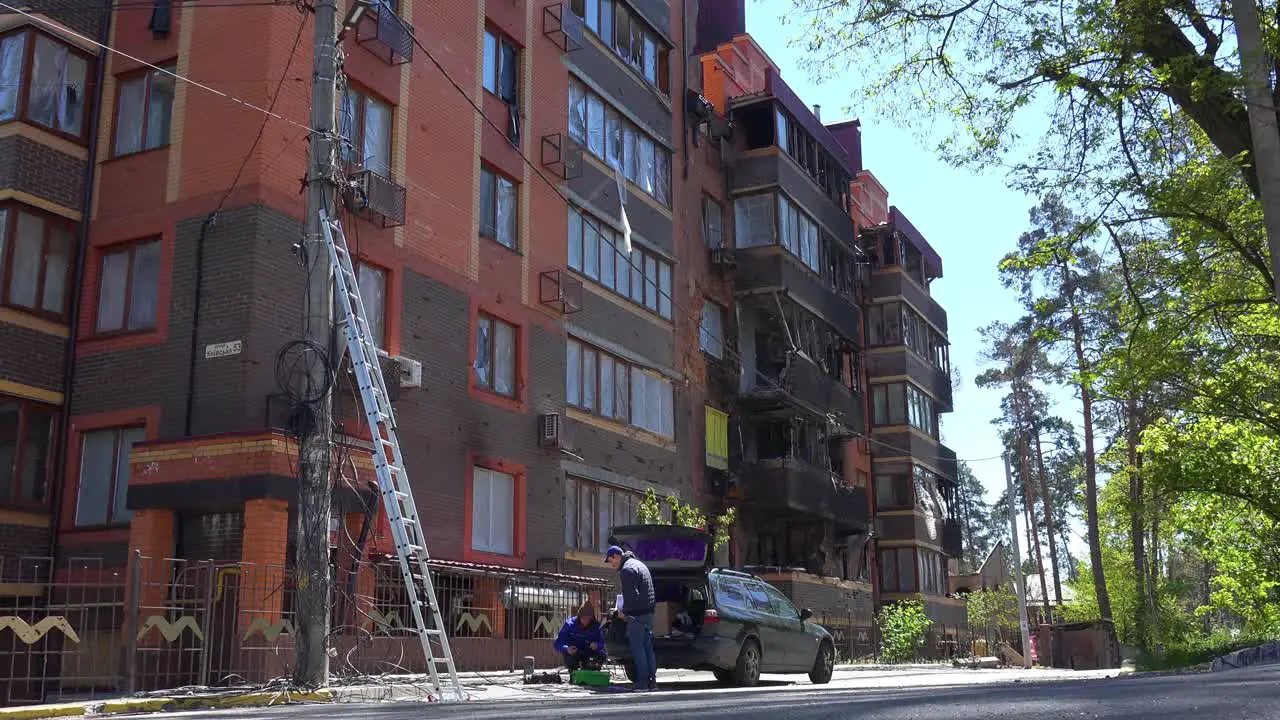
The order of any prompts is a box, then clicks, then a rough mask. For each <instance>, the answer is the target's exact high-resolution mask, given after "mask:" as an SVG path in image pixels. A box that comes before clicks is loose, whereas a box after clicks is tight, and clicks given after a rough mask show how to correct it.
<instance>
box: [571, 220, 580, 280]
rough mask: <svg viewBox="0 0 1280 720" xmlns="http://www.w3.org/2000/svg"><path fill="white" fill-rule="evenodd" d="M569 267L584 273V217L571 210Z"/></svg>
mask: <svg viewBox="0 0 1280 720" xmlns="http://www.w3.org/2000/svg"><path fill="white" fill-rule="evenodd" d="M569 267H571V268H573V269H574V270H577V271H579V272H581V271H582V215H580V214H579V213H578V211H577V210H575V209H573V208H572V207H571V208H569Z"/></svg>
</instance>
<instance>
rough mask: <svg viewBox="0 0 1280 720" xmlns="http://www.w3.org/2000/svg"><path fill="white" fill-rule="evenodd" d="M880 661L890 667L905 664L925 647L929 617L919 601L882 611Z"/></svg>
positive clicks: (905, 601)
mask: <svg viewBox="0 0 1280 720" xmlns="http://www.w3.org/2000/svg"><path fill="white" fill-rule="evenodd" d="M878 620H879V624H880V657H881V659H883V660H884V661H885V662H888V663H905V662H910V661H912V660H914V659H915V658H916V653H917V652H918V651H919V650H920V648H922V647H924V640H925V631H926V630H928V629H929V616H928V615H926V614H925V612H924V603H922V602H920V601H919V600H899V601H898V602H896V603H890V604H888V605H885V606H884V607H882V608H880V614H879V616H878Z"/></svg>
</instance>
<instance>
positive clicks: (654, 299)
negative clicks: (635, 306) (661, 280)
mask: <svg viewBox="0 0 1280 720" xmlns="http://www.w3.org/2000/svg"><path fill="white" fill-rule="evenodd" d="M644 306H645V307H647V308H649V309H650V310H657V309H658V260H657V258H655V257H653V256H652V255H646V256H645V258H644Z"/></svg>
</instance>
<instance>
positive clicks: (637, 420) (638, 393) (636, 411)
mask: <svg viewBox="0 0 1280 720" xmlns="http://www.w3.org/2000/svg"><path fill="white" fill-rule="evenodd" d="M644 391H645V382H644V372H643V371H641V370H640V368H634V367H633V368H631V424H632V425H635V426H637V427H643V426H644V419H645V415H646V412H647V411H646V409H645V396H644Z"/></svg>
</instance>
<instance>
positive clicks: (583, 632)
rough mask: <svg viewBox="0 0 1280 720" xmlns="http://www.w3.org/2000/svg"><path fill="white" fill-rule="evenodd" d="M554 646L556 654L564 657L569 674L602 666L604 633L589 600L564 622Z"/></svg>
mask: <svg viewBox="0 0 1280 720" xmlns="http://www.w3.org/2000/svg"><path fill="white" fill-rule="evenodd" d="M555 645H556V652H559V653H560V654H561V655H563V656H564V664H565V666H566V667H568V668H569V672H573V671H574V670H579V669H581V670H599V669H600V668H601V667H602V666H603V665H604V631H603V630H602V629H601V627H600V621H599V620H597V619H596V607H595V606H594V605H592V604H591V601H590V600H587V601H586V602H584V603H582V607H580V608H578V613H577V614H576V615H574V616H573V617H571V618H569V619H568V620H565V621H564V627H562V628H560V634H559V635H557V636H556V643H555Z"/></svg>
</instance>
